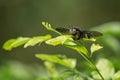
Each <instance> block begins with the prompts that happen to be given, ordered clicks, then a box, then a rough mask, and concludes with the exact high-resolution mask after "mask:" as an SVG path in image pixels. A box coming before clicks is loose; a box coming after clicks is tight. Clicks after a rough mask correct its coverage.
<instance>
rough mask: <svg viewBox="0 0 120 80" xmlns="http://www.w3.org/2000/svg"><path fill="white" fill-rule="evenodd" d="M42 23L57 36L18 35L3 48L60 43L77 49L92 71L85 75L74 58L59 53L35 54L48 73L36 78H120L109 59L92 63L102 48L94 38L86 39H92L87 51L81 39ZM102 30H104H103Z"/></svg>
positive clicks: (51, 79) (114, 79)
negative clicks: (42, 62)
mask: <svg viewBox="0 0 120 80" xmlns="http://www.w3.org/2000/svg"><path fill="white" fill-rule="evenodd" d="M42 24H43V26H44V27H45V28H46V29H47V30H50V31H53V32H55V33H57V34H59V36H57V37H55V38H51V35H45V36H36V37H33V38H28V37H20V38H17V39H10V40H8V41H7V42H5V44H4V45H3V48H4V49H5V50H12V49H13V48H16V47H18V46H21V45H24V48H26V47H28V46H35V45H36V44H41V43H42V42H45V43H46V44H47V45H52V46H58V45H62V46H65V47H68V48H70V49H73V50H75V51H77V52H78V53H79V54H80V55H81V56H82V57H83V58H84V59H85V61H86V62H88V63H89V65H90V66H91V68H92V69H93V70H94V71H92V72H91V74H89V75H92V77H90V76H89V75H86V74H85V73H82V72H80V71H78V70H77V68H76V66H77V63H76V61H77V60H76V59H73V58H67V57H65V56H60V55H47V54H36V55H35V56H36V57H37V58H39V59H41V60H43V61H44V65H45V67H46V70H47V73H48V77H46V78H38V80H84V79H89V80H96V79H101V80H106V79H113V80H118V79H119V78H120V76H119V72H117V73H115V68H114V67H113V65H112V63H111V62H110V61H109V60H107V59H103V58H102V59H99V61H98V63H97V64H96V65H95V64H94V62H93V60H92V56H93V54H94V52H96V51H98V50H100V49H101V48H103V47H102V46H100V45H99V44H95V43H94V42H95V40H96V39H94V38H92V39H87V41H94V42H92V45H91V47H90V48H89V50H90V51H89V50H88V49H87V48H86V46H85V45H84V42H83V41H81V40H78V41H75V40H73V39H72V36H71V35H62V34H61V33H60V32H58V31H56V30H55V29H54V28H52V26H51V25H50V24H49V23H48V22H42ZM101 30H102V29H101ZM114 30H115V31H116V30H117V29H116V28H115V29H114ZM103 32H105V31H104V30H103ZM108 32H110V30H108ZM116 32H118V31H116ZM118 33H119V32H118ZM83 40H86V39H83ZM103 42H105V41H103ZM116 44H117V43H116ZM111 45H112V46H113V45H114V44H112V43H111ZM56 65H61V66H63V67H64V69H65V70H64V69H63V71H62V72H61V71H60V70H59V69H57V66H56ZM103 65H104V66H103ZM61 73H62V74H61Z"/></svg>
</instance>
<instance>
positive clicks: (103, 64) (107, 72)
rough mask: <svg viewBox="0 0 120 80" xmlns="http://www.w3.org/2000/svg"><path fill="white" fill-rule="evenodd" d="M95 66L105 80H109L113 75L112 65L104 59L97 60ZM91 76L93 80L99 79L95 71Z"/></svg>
mask: <svg viewBox="0 0 120 80" xmlns="http://www.w3.org/2000/svg"><path fill="white" fill-rule="evenodd" d="M96 66H97V68H98V70H99V71H100V73H101V74H102V76H103V77H104V79H105V80H110V79H111V78H112V76H113V75H114V73H115V69H114V66H113V64H112V63H111V62H110V61H109V60H107V59H105V58H101V59H99V60H98V62H97V64H96ZM92 76H93V77H94V78H95V79H101V78H100V77H99V75H98V74H97V73H96V71H93V72H92Z"/></svg>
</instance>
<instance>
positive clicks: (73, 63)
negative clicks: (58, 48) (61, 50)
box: [35, 54, 76, 68]
mask: <svg viewBox="0 0 120 80" xmlns="http://www.w3.org/2000/svg"><path fill="white" fill-rule="evenodd" d="M35 56H36V57H37V58H39V59H42V60H45V61H50V62H53V63H57V64H60V65H62V66H65V67H68V68H74V67H75V66H76V60H75V59H67V58H66V59H61V58H60V57H59V56H57V55H47V54H36V55H35Z"/></svg>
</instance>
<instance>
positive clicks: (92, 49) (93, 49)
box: [90, 43, 103, 54]
mask: <svg viewBox="0 0 120 80" xmlns="http://www.w3.org/2000/svg"><path fill="white" fill-rule="evenodd" d="M101 48H103V47H102V46H100V45H99V44H94V43H93V44H92V45H91V48H90V50H91V54H93V53H94V52H95V51H98V50H99V49H101Z"/></svg>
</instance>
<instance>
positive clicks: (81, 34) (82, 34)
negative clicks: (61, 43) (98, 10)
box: [55, 27, 103, 40]
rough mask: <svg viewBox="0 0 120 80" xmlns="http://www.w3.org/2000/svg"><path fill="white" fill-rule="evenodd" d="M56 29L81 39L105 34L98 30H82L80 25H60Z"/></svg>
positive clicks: (75, 38)
mask: <svg viewBox="0 0 120 80" xmlns="http://www.w3.org/2000/svg"><path fill="white" fill-rule="evenodd" d="M55 30H56V31H58V32H60V33H62V34H65V35H72V36H73V39H74V40H79V39H82V38H86V39H90V38H95V37H99V36H102V35H103V34H102V33H101V32H98V31H90V30H81V29H80V28H78V27H71V28H64V27H58V28H55Z"/></svg>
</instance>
